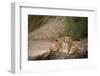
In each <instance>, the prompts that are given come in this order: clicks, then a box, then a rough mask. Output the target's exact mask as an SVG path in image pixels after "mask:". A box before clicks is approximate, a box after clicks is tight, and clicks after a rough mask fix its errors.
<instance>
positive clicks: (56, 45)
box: [50, 38, 62, 52]
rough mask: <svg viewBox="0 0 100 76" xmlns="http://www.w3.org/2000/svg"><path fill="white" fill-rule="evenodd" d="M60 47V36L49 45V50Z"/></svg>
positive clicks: (58, 49)
mask: <svg viewBox="0 0 100 76" xmlns="http://www.w3.org/2000/svg"><path fill="white" fill-rule="evenodd" d="M61 49H62V43H61V41H60V38H57V39H56V41H55V42H53V44H52V45H51V47H50V51H58V52H59V51H60V50H61Z"/></svg>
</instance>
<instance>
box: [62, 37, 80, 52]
mask: <svg viewBox="0 0 100 76" xmlns="http://www.w3.org/2000/svg"><path fill="white" fill-rule="evenodd" d="M64 42H66V43H67V44H68V53H69V54H73V53H80V52H81V49H80V46H79V45H77V43H75V41H73V40H72V39H71V37H66V36H64Z"/></svg>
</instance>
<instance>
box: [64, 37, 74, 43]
mask: <svg viewBox="0 0 100 76" xmlns="http://www.w3.org/2000/svg"><path fill="white" fill-rule="evenodd" d="M71 41H72V38H71V37H70V36H69V37H66V36H64V42H67V43H69V42H71Z"/></svg>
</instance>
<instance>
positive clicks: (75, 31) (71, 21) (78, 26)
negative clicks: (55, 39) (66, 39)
mask: <svg viewBox="0 0 100 76" xmlns="http://www.w3.org/2000/svg"><path fill="white" fill-rule="evenodd" d="M64 18H65V31H64V34H63V35H66V36H71V37H72V38H74V39H80V38H84V37H87V32H88V18H87V17H64Z"/></svg>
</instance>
